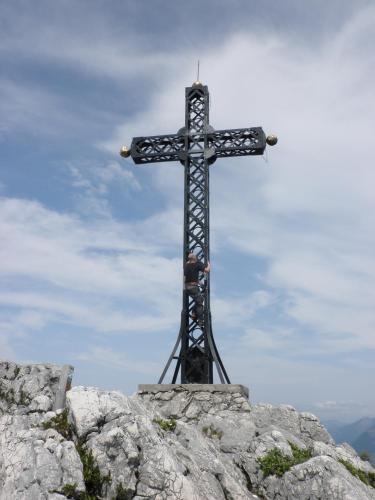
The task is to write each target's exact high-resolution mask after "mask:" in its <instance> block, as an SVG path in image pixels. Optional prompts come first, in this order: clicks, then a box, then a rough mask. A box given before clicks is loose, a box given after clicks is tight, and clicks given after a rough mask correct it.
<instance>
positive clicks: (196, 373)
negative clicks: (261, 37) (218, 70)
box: [130, 82, 266, 384]
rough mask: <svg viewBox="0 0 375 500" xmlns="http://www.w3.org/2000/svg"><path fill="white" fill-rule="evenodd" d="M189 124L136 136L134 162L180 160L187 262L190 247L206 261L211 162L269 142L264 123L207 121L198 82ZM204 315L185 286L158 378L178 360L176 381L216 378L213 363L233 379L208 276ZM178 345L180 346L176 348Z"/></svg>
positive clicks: (191, 91) (189, 92) (224, 379)
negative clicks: (233, 125) (237, 125)
mask: <svg viewBox="0 0 375 500" xmlns="http://www.w3.org/2000/svg"><path fill="white" fill-rule="evenodd" d="M185 103H186V104H185V126H184V127H183V128H182V129H180V130H179V131H178V132H177V134H172V135H158V136H152V137H135V138H134V139H133V141H132V144H131V149H130V154H131V156H132V158H133V160H134V162H135V163H136V164H144V163H154V162H164V161H180V162H181V163H182V164H183V165H184V170H185V195H184V196H185V201H184V248H183V263H184V264H185V262H186V261H187V256H188V254H189V253H190V252H193V253H195V254H196V255H197V256H198V259H199V260H201V261H202V262H204V263H205V264H207V262H208V261H209V255H210V241H209V165H210V164H212V163H213V162H214V161H215V160H216V159H217V158H224V157H231V156H246V155H261V154H263V152H264V149H265V147H266V138H265V134H264V132H263V130H262V128H260V127H255V128H243V129H233V130H220V131H215V130H214V129H213V128H212V127H211V126H210V125H209V93H208V88H207V86H205V85H202V84H201V83H200V82H195V83H194V84H193V85H192V86H191V87H187V88H186V89H185ZM202 295H203V297H204V305H203V308H204V313H203V317H204V321H203V324H201V325H198V323H197V322H196V321H195V319H194V318H193V317H192V311H193V307H194V302H193V300H192V299H191V298H190V297H189V296H188V294H187V292H186V291H185V290H184V291H183V304H182V312H181V325H180V331H179V334H178V337H177V341H176V344H175V346H174V348H173V350H172V353H171V355H170V357H169V359H168V361H167V364H166V366H165V368H164V370H163V373H162V375H161V377H160V379H159V384H161V383H162V382H163V380H164V378H165V376H166V373H167V371H168V369H169V367H170V366H171V364H172V362H173V361H175V362H176V365H175V369H174V373H173V377H172V383H176V380H177V377H178V374H179V372H181V383H182V384H189V383H200V384H212V383H213V365H214V364H215V367H216V370H217V373H218V375H219V378H220V381H221V383H223V384H224V383H230V381H229V377H228V375H227V372H226V370H225V368H224V365H223V363H222V361H221V358H220V355H219V352H218V349H217V347H216V344H215V340H214V337H213V332H212V322H211V311H210V276H209V274H208V275H206V277H205V280H204V285H203V287H202ZM178 350H179V352H178Z"/></svg>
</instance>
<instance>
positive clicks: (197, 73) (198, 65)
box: [197, 59, 199, 82]
mask: <svg viewBox="0 0 375 500" xmlns="http://www.w3.org/2000/svg"><path fill="white" fill-rule="evenodd" d="M197 82H199V59H198V71H197Z"/></svg>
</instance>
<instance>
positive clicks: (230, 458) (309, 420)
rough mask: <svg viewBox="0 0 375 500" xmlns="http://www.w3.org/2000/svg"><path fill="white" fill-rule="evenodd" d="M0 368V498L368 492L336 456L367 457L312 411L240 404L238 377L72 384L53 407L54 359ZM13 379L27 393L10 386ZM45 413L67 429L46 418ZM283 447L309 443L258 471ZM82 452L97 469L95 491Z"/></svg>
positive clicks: (355, 461)
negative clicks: (284, 466)
mask: <svg viewBox="0 0 375 500" xmlns="http://www.w3.org/2000/svg"><path fill="white" fill-rule="evenodd" d="M0 367H1V365H0ZM0 373H1V376H2V378H0V382H1V383H2V387H5V386H6V387H7V390H8V392H9V391H10V394H13V395H14V397H13V398H9V397H6V398H5V401H3V403H2V406H0V408H1V409H2V412H1V413H2V416H0V500H11V499H15V498H16V499H17V500H18V499H21V500H37V499H38V500H39V499H48V500H60V499H64V498H72V492H70V493H68V491H67V489H66V487H67V486H69V488H70V489H73V490H74V495H73V496H74V498H80V497H81V498H82V499H84V498H85V497H84V496H83V494H84V492H86V493H87V494H90V495H91V498H98V499H100V498H103V499H107V500H114V499H116V500H120V499H123V498H126V499H131V498H133V499H136V500H145V499H153V500H167V499H170V500H172V499H177V500H185V499H186V500H193V499H196V500H200V499H202V500H228V499H230V500H242V499H243V500H245V499H253V498H264V499H269V500H276V499H277V500H283V499H285V500H286V499H289V500H299V499H301V500H308V499H309V500H318V499H319V500H331V499H332V500H335V499H337V500H339V499H342V500H349V499H352V500H371V499H372V500H375V489H374V488H372V487H370V486H368V485H366V484H364V482H362V481H360V480H359V479H358V478H357V477H355V476H354V475H352V474H351V473H350V472H349V471H348V470H347V468H346V467H345V466H344V465H343V463H341V462H340V460H342V461H345V462H347V463H350V464H351V465H352V466H353V467H355V468H356V469H358V470H360V471H363V473H367V474H374V473H375V471H374V469H373V468H372V467H371V465H370V464H369V463H367V462H363V461H362V460H361V459H360V458H359V457H358V456H357V454H356V453H355V451H354V450H353V449H352V448H350V446H348V445H340V446H336V445H335V444H334V442H333V440H332V438H331V437H330V435H329V434H328V432H327V431H326V430H325V428H324V427H323V426H322V425H321V424H320V422H319V420H318V419H317V418H316V417H315V416H314V415H311V414H309V413H299V412H297V411H296V410H295V409H294V408H292V407H291V406H280V407H272V406H271V405H255V406H252V405H250V403H249V401H248V393H247V390H246V388H244V387H242V386H235V385H232V386H220V385H211V386H208V385H203V386H199V385H194V386H190V385H189V386H188V385H175V386H168V385H164V386H160V385H152V386H151V385H150V386H140V390H139V391H138V393H137V394H135V395H133V396H130V397H128V396H125V395H123V394H121V393H119V392H115V391H112V392H111V391H103V390H99V389H96V388H92V387H91V388H90V387H74V388H73V389H71V390H69V391H68V392H67V393H66V410H65V411H64V412H63V411H62V410H58V411H51V410H52V408H54V405H55V404H56V394H58V393H59V391H61V387H64V386H65V385H66V382H64V375H63V370H62V369H61V368H60V367H53V366H52V365H37V368H36V367H35V366H29V367H19V366H17V365H15V364H14V363H13V364H12V363H8V364H7V366H6V367H3V368H2V371H1V372H0ZM65 378H66V375H65ZM21 380H22V382H21ZM12 388H13V391H11V389H12ZM21 390H22V391H27V394H28V395H29V402H28V404H23V403H25V401H22V402H21V403H22V404H21V403H20V401H19V397H18V396H15V395H16V394H19V393H20V391H21ZM60 394H61V392H60ZM41 396H43V398H41ZM0 397H1V396H0ZM56 417H58V419H59V418H62V417H64V419H65V420H64V425H65V426H66V427H67V429H65V430H64V428H60V427H59V426H55V427H56V428H53V427H54V425H52V426H51V425H50V424H51V422H55V421H56ZM66 417H67V418H68V422H67V421H66ZM51 419H54V420H51ZM48 422H49V425H48V426H50V427H52V428H49V429H46V428H45V427H48V426H46V425H44V424H46V423H48ZM59 431H60V432H59ZM295 447H297V448H298V449H300V450H309V455H308V456H307V458H306V460H305V461H304V462H303V463H299V464H298V465H294V466H292V467H291V468H289V470H287V471H286V472H285V473H284V474H282V475H281V476H278V475H275V474H270V475H267V476H266V475H265V472H264V470H262V467H261V463H260V460H262V458H264V457H265V456H267V455H268V454H269V453H270V452H273V451H274V450H278V452H280V453H281V454H282V455H283V456H284V457H289V458H290V459H291V458H292V457H293V453H294V451H293V450H294V449H295ZM82 450H85V451H84V453H85V455H82V453H83V452H82ZM85 457H86V458H85ZM87 457H89V458H90V460H89V462H90V461H91V462H90V463H91V465H90V466H91V467H92V468H95V467H96V468H98V469H97V471H100V478H101V479H102V480H103V481H102V482H101V483H100V484H99V485H96V488H97V489H96V492H95V493H93V490H92V488H93V486H92V484H91V485H90V484H89V483H88V481H87V477H85V474H86V475H87V471H86V472H85V473H84V470H83V464H82V462H83V461H85V463H86V464H87ZM309 457H310V458H309ZM97 475H98V474H97ZM103 478H104V479H103ZM90 488H91V489H90Z"/></svg>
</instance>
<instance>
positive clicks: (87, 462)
mask: <svg viewBox="0 0 375 500" xmlns="http://www.w3.org/2000/svg"><path fill="white" fill-rule="evenodd" d="M76 448H77V451H78V454H79V457H80V459H81V462H82V465H83V479H84V481H85V486H86V496H85V497H84V500H95V499H97V498H98V497H99V498H100V497H101V496H102V495H103V493H104V492H103V490H104V487H105V486H106V485H107V484H110V482H111V474H110V473H109V474H106V475H103V474H102V473H101V472H100V469H99V466H98V464H97V463H96V461H95V459H94V456H93V453H92V451H91V450H89V449H88V448H87V446H86V444H85V443H83V442H81V441H79V442H78V444H77V445H76Z"/></svg>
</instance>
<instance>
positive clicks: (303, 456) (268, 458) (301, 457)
mask: <svg viewBox="0 0 375 500" xmlns="http://www.w3.org/2000/svg"><path fill="white" fill-rule="evenodd" d="M289 445H290V447H291V448H292V454H293V456H292V457H288V456H286V455H284V454H283V453H282V452H281V451H280V450H279V449H278V448H273V449H272V450H270V451H269V452H268V453H267V454H266V455H265V456H264V457H263V458H259V459H258V462H259V463H260V468H261V469H262V471H263V473H264V475H265V476H266V477H267V476H271V475H276V476H282V475H283V474H285V472H287V471H288V470H289V469H290V468H291V467H293V465H297V464H301V463H303V462H307V460H309V459H310V458H311V457H312V450H311V449H309V448H308V449H306V450H305V449H302V448H298V446H296V445H295V444H293V443H291V442H289Z"/></svg>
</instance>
